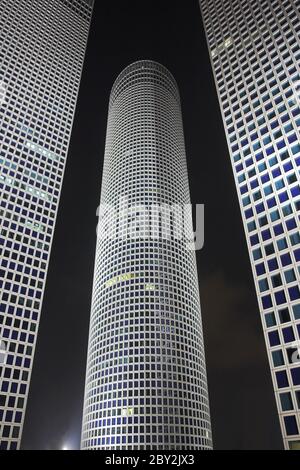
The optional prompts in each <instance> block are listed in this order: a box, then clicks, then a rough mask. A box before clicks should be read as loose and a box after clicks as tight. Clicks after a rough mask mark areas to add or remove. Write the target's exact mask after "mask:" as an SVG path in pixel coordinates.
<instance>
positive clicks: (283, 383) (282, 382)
mask: <svg viewBox="0 0 300 470" xmlns="http://www.w3.org/2000/svg"><path fill="white" fill-rule="evenodd" d="M275 375H276V381H277V385H278V388H285V387H288V386H289V381H288V378H287V374H286V371H285V370H281V371H280V372H276V374H275Z"/></svg>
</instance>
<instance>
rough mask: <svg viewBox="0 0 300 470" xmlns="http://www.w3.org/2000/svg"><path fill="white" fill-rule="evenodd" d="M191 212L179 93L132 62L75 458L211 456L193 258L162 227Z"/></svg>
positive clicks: (100, 248)
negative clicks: (177, 452) (119, 453)
mask: <svg viewBox="0 0 300 470" xmlns="http://www.w3.org/2000/svg"><path fill="white" fill-rule="evenodd" d="M189 203H190V195H189V184H188V173H187V167H186V155H185V145H184V136H183V126H182V116H181V107H180V98H179V92H178V89H177V85H176V83H175V80H174V78H173V77H172V75H171V74H170V72H169V71H168V70H167V69H166V68H165V67H163V66H161V65H160V64H157V63H155V62H152V61H139V62H136V63H134V64H132V65H130V66H128V67H127V68H125V70H123V72H122V73H121V74H120V75H119V77H118V78H117V80H116V82H115V84H114V86H113V89H112V92H111V97H110V105H109V116H108V128H107V140H106V150H105V158H104V170H103V184H102V195H101V206H100V221H99V226H98V239H97V248H96V262H95V273H94V288H93V299H92V310H91V323H90V335H89V348H88V360H87V374H86V389H85V403H84V414H83V429H82V449H106V450H108V449H111V450H112V449H114V450H115V449H116V450H118V449H122V450H128V449H136V450H138V449H165V450H168V449H210V448H211V430H210V417H209V404H208V393H207V383H206V370H205V358H204V346H203V335H202V326H201V313H200V303H199V290H198V278H197V268H196V260H195V252H194V251H191V250H190V249H187V246H186V242H185V240H184V237H182V238H181V239H180V237H177V236H176V237H175V236H174V233H173V228H174V227H173V228H171V227H170V231H171V232H172V233H173V235H172V233H169V235H171V236H166V234H164V235H163V234H162V231H160V229H159V228H158V227H159V226H160V228H162V224H161V225H160V222H159V221H160V220H161V219H160V215H161V213H160V208H161V207H162V206H163V207H164V208H166V207H172V208H174V207H173V206H174V205H175V206H176V208H177V209H178V208H181V207H182V206H183V205H184V204H189ZM111 208H118V214H117V213H115V211H113V210H111ZM150 208H151V217H152V219H151V220H152V222H154V223H152V225H151V227H152V229H153V228H154V230H153V231H152V230H151V235H150V232H149V231H148V228H149V227H148V223H147V216H146V214H147V211H150ZM137 213H138V222H137ZM179 213H180V210H179V212H176V211H175V215H174V217H180V216H179ZM124 214H126V216H127V217H125V215H124ZM190 222H191V221H190V219H189V221H188V222H187V229H188V230H187V235H189V234H190V235H191V232H192V230H193V229H192V224H191V223H190ZM133 226H134V228H133ZM164 228H166V227H164ZM135 229H137V231H136V230H135ZM158 232H160V234H159V233H158ZM166 232H167V231H166ZM190 238H191V237H190V236H188V237H187V239H190Z"/></svg>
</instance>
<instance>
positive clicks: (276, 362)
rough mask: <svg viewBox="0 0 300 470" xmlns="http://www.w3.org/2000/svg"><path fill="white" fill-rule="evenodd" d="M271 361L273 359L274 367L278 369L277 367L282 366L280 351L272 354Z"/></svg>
mask: <svg viewBox="0 0 300 470" xmlns="http://www.w3.org/2000/svg"><path fill="white" fill-rule="evenodd" d="M272 359H273V364H274V367H279V366H283V365H284V359H283V354H282V351H281V350H280V349H278V350H277V351H273V352H272Z"/></svg>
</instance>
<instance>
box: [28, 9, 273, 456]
mask: <svg viewBox="0 0 300 470" xmlns="http://www.w3.org/2000/svg"><path fill="white" fill-rule="evenodd" d="M140 59H152V60H156V61H158V62H160V63H161V64H163V65H165V66H166V67H167V68H168V69H169V70H170V71H171V72H172V73H173V75H174V77H175V79H176V80H177V83H178V86H179V90H180V93H181V99H182V110H183V122H184V130H185V139H186V150H187V160H188V169H189V177H190V186H191V196H192V202H193V203H194V204H196V203H204V204H205V212H206V213H205V246H204V249H202V250H201V251H200V252H198V253H197V261H198V271H199V280H200V294H201V304H202V316H203V327H204V337H205V348H206V358H207V369H208V385H209V393H210V406H211V417H212V427H213V439H214V447H215V449H282V442H281V436H280V430H279V422H278V417H277V412H276V407H275V398H274V395H273V391H272V384H271V376H270V372H269V368H268V364H267V354H266V351H265V345H264V339H263V333H262V327H261V322H260V317H259V311H258V305H257V300H256V296H255V290H254V283H253V280H252V274H251V268H250V262H249V258H248V252H247V245H246V241H245V237H244V232H243V226H242V221H241V217H240V211H239V207H238V199H237V196H236V190H235V186H234V179H233V175H232V170H231V164H230V158H229V155H228V150H227V144H226V140H225V134H224V130H223V124H222V119H221V114H220V111H219V107H218V102H217V95H216V90H215V85H214V82H213V76H212V72H211V67H210V62H209V55H208V50H207V46H206V41H205V36H204V30H203V26H202V21H201V16H200V9H199V6H198V2H197V0H185V1H182V0H181V1H180V0H178V1H175V0H160V1H157V0H154V1H150V0H149V1H141V0H140V1H135V0H130V1H129V0H127V1H124V0H123V1H122V0H120V1H117V0H116V1H113V0H101V1H100V0H96V6H95V10H94V17H93V23H92V28H91V34H90V40H89V44H88V50H87V56H86V62H85V67H84V72H83V77H82V86H81V89H80V94H79V101H78V107H77V112H76V116H75V123H74V128H73V134H72V140H71V145H70V151H69V156H68V163H67V168H66V174H65V178H64V185H63V191H62V197H61V203H60V210H59V213H58V219H57V225H56V232H55V237H54V244H53V248H52V255H51V260H50V268H49V273H48V281H47V285H46V293H45V299H44V305H43V311H42V316H41V323H40V330H39V335H38V341H37V349H36V355H35V361H34V368H33V376H32V382H31V388H30V394H29V402H28V407H27V417H26V421H25V428H24V433H23V446H22V447H23V448H24V449H60V448H62V447H63V446H67V447H69V448H72V449H76V448H79V442H80V431H81V414H82V406H83V394H84V381H85V366H86V353H87V344H88V327H89V316H90V303H91V294H92V279H93V267H94V254H95V243H96V223H97V218H96V208H97V206H98V204H99V198H100V189H101V172H102V165H103V155H104V145H105V134H106V122H107V108H108V100H109V94H110V90H111V87H112V85H113V82H114V80H115V78H116V76H117V75H118V74H119V73H120V72H121V70H122V69H123V68H124V67H126V66H127V65H129V64H130V63H131V62H134V61H136V60H140Z"/></svg>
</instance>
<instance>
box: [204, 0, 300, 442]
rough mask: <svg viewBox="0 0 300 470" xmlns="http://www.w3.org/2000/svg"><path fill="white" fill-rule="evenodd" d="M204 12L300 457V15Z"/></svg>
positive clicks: (281, 399)
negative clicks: (299, 349) (299, 351)
mask: <svg viewBox="0 0 300 470" xmlns="http://www.w3.org/2000/svg"><path fill="white" fill-rule="evenodd" d="M200 5H201V10H202V16H203V20H204V24H205V29H206V35H207V42H208V47H209V52H210V56H211V63H212V67H213V72H214V76H215V82H216V86H217V91H218V96H219V101H220V106H221V111H222V115H223V120H224V126H225V130H226V136H227V141H228V146H229V151H230V157H231V162H232V167H233V171H234V178H235V182H236V187H237V192H238V197H239V202H240V207H241V212H242V217H243V222H244V228H245V232H246V238H247V243H248V248H249V254H250V259H251V265H252V270H253V275H254V280H255V286H256V291H257V297H258V303H259V308H260V313H261V319H262V324H263V330H264V335H265V340H266V345H267V351H268V357H269V362H270V368H271V374H272V379H273V384H274V390H275V396H276V402H277V407H278V413H279V418H280V424H281V429H282V434H283V438H284V445H285V448H286V449H300V364H299V353H297V349H298V348H299V336H300V291H299V281H300V274H299V272H300V233H299V228H300V225H299V211H300V186H299V182H300V181H299V180H300V178H299V168H300V144H299V138H300V135H299V127H300V109H299V104H300V81H299V80H300V68H299V61H300V46H299V34H300V16H299V7H298V6H297V5H296V2H293V1H290V0H281V1H279V0H268V1H267V0H262V1H259V2H258V1H257V0H224V1H220V0H200ZM253 380H255V377H254V378H253ZM253 412H255V410H253Z"/></svg>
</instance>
